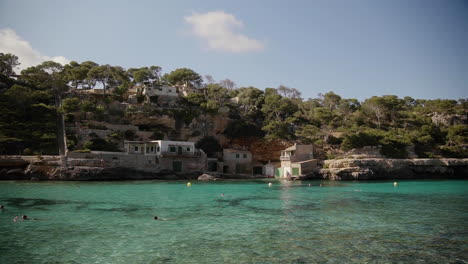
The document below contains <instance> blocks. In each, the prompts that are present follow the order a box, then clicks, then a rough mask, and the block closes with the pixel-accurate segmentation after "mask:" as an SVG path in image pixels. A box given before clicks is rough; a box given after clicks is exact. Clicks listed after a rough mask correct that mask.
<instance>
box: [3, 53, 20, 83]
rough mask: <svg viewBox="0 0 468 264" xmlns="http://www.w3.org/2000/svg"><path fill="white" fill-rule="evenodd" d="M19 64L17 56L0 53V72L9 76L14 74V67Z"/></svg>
mask: <svg viewBox="0 0 468 264" xmlns="http://www.w3.org/2000/svg"><path fill="white" fill-rule="evenodd" d="M18 65H20V63H19V61H18V57H17V56H15V55H13V54H11V53H0V74H3V75H5V76H6V77H10V76H12V75H14V74H15V68H16V67H17V66H18Z"/></svg>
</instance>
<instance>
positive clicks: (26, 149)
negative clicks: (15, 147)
mask: <svg viewBox="0 0 468 264" xmlns="http://www.w3.org/2000/svg"><path fill="white" fill-rule="evenodd" d="M32 154H33V152H32V150H31V149H29V148H25V149H24V150H23V155H32Z"/></svg>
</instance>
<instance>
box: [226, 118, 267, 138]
mask: <svg viewBox="0 0 468 264" xmlns="http://www.w3.org/2000/svg"><path fill="white" fill-rule="evenodd" d="M223 134H224V135H226V136H227V137H229V138H240V137H263V136H264V133H263V131H262V130H261V129H260V128H259V127H258V126H256V125H255V124H252V123H247V122H246V121H244V120H232V121H230V122H229V123H228V125H227V127H226V129H225V130H224V132H223Z"/></svg>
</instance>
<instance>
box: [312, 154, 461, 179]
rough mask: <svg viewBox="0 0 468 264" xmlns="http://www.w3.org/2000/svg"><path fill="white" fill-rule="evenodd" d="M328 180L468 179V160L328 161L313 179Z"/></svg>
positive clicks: (315, 173)
mask: <svg viewBox="0 0 468 264" xmlns="http://www.w3.org/2000/svg"><path fill="white" fill-rule="evenodd" d="M309 177H310V178H315V179H327V180H398V179H468V159H383V158H381V159H376V158H373V159H339V160H325V161H324V164H323V168H322V169H320V170H318V171H316V172H314V173H313V174H312V175H309Z"/></svg>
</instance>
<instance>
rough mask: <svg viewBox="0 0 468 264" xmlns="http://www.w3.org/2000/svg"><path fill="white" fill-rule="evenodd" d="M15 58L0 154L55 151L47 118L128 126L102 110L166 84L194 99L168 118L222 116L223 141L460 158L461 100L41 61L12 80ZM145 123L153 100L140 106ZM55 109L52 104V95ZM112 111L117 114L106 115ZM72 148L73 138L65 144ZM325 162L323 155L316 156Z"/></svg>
mask: <svg viewBox="0 0 468 264" xmlns="http://www.w3.org/2000/svg"><path fill="white" fill-rule="evenodd" d="M17 65H18V58H17V57H16V56H14V55H12V54H0V72H1V73H0V95H1V96H0V106H1V107H2V109H3V110H2V113H1V116H0V153H1V154H19V153H24V154H56V152H57V151H56V148H57V143H56V140H55V138H56V135H57V132H56V131H57V124H56V119H55V116H56V115H57V114H58V113H64V114H66V116H67V120H68V121H69V122H72V121H73V122H76V121H79V120H81V119H89V118H88V117H87V116H86V113H89V112H91V113H93V118H95V119H99V120H107V121H111V122H112V120H113V119H112V116H113V115H119V116H120V118H122V119H126V120H127V121H128V122H130V123H131V120H132V117H133V116H134V115H137V114H141V113H136V112H132V109H128V110H126V111H125V112H124V113H113V112H112V111H113V110H112V109H110V108H109V104H110V103H111V102H113V101H120V102H122V101H124V100H126V98H125V94H126V92H127V91H128V90H129V89H130V88H131V87H134V86H135V85H137V86H153V87H157V86H161V85H173V86H180V85H184V86H185V87H190V88H192V89H193V90H195V91H196V92H194V93H191V94H189V95H188V96H186V97H183V98H181V99H180V101H181V102H180V104H179V106H180V108H181V109H180V110H174V111H173V115H174V117H175V118H178V119H182V120H183V121H184V122H186V123H190V121H191V120H192V119H193V118H194V117H196V116H197V115H199V114H212V115H217V114H223V115H227V116H228V117H229V120H230V122H229V125H228V127H227V129H226V130H225V132H224V134H225V135H226V136H227V137H229V138H232V139H235V138H263V137H264V138H267V139H284V140H290V141H296V142H299V143H305V144H309V143H313V144H315V145H316V146H317V147H318V149H320V150H322V151H323V153H324V155H325V154H328V158H332V157H333V153H335V152H336V151H347V150H350V149H353V148H360V147H363V146H380V147H381V153H382V154H383V155H385V156H387V157H393V158H405V157H407V156H408V154H409V152H408V151H409V150H414V152H415V153H416V154H417V155H418V156H419V157H468V151H467V145H468V126H467V124H466V122H467V119H466V117H467V112H468V102H467V100H466V99H459V100H441V99H437V100H421V99H413V98H411V97H404V98H399V97H397V96H394V95H385V96H374V97H371V98H369V99H366V100H364V101H359V100H357V99H353V98H342V97H341V96H339V95H337V94H335V93H333V92H328V93H326V94H320V95H319V97H318V98H313V99H307V100H304V99H302V98H301V93H300V92H299V91H298V90H297V89H294V88H289V87H286V86H283V85H281V86H279V87H277V88H266V89H264V90H262V89H258V88H255V87H240V88H236V87H235V83H234V82H233V81H231V80H228V79H226V80H223V81H219V82H216V81H214V80H213V78H212V77H211V76H205V78H203V77H202V76H201V75H199V74H198V73H196V72H194V71H193V70H191V69H187V68H180V69H177V70H175V71H172V72H170V73H167V74H162V69H161V67H159V66H150V67H141V68H130V69H124V68H122V67H119V66H111V65H98V64H97V63H94V62H91V61H85V62H82V63H78V62H71V63H70V64H67V65H65V66H62V65H60V64H57V63H54V62H44V63H42V64H41V65H38V66H35V67H30V68H27V69H25V70H23V71H22V72H21V74H19V75H17V74H16V73H15V72H14V68H15V67H16V66H17ZM96 87H99V88H102V89H104V91H106V92H107V91H109V92H107V95H106V96H104V97H103V98H102V99H100V100H97V99H93V100H91V99H89V98H83V97H82V96H81V95H80V94H79V93H74V91H76V90H80V89H93V88H96ZM138 96H139V98H141V100H139V102H141V104H142V105H148V107H147V108H145V109H148V111H147V112H146V113H145V114H146V115H148V116H151V115H157V113H156V112H154V111H153V110H152V108H151V105H153V104H154V103H155V102H156V100H153V99H154V98H149V100H143V95H142V94H139V95H138ZM57 97H62V98H65V99H64V100H63V104H62V105H61V106H59V105H57V101H56V98H57ZM114 112H115V110H114ZM71 141H73V140H71ZM324 157H326V156H324Z"/></svg>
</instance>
